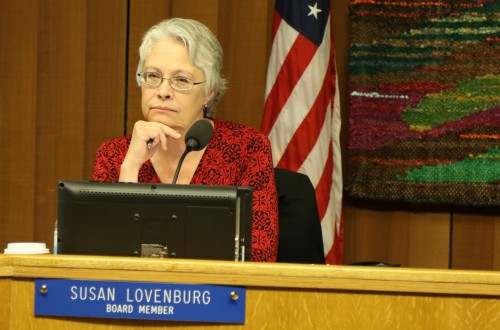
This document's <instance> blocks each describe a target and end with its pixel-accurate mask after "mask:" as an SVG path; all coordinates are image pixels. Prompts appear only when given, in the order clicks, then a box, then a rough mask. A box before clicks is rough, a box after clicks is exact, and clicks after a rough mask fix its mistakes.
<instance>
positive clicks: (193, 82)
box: [137, 71, 207, 92]
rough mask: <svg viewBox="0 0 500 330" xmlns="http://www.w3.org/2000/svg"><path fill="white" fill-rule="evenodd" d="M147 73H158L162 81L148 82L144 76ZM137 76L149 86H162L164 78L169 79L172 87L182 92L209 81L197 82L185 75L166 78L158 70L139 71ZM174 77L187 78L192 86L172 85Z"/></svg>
mask: <svg viewBox="0 0 500 330" xmlns="http://www.w3.org/2000/svg"><path fill="white" fill-rule="evenodd" d="M146 73H148V74H150V73H153V74H156V75H158V77H159V78H160V79H161V80H160V83H159V84H158V85H151V84H148V83H147V82H146V79H145V78H144V74H146ZM137 76H138V77H139V78H140V81H141V82H142V83H144V84H146V85H147V86H149V87H153V88H157V87H160V86H161V84H163V81H164V80H167V81H168V84H169V85H170V87H172V88H173V89H174V90H176V91H181V92H186V91H190V90H192V89H193V87H194V86H195V85H200V84H203V83H205V82H207V81H206V80H204V81H200V82H195V81H194V80H193V79H189V78H187V77H183V76H174V77H170V78H166V77H163V76H161V75H160V74H159V73H158V72H154V71H145V72H139V73H138V74H137ZM174 78H182V79H185V80H187V81H189V82H191V87H190V88H189V89H182V88H177V87H175V86H173V85H172V79H174Z"/></svg>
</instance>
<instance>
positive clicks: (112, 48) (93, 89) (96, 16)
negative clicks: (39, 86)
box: [83, 0, 127, 179]
mask: <svg viewBox="0 0 500 330" xmlns="http://www.w3.org/2000/svg"><path fill="white" fill-rule="evenodd" d="M103 13H113V14H112V15H109V14H106V15H103ZM86 27H87V28H86V29H87V33H86V53H85V55H86V58H85V63H86V65H85V136H84V137H85V139H84V141H85V142H84V148H85V149H84V159H83V164H84V175H83V177H84V178H85V179H91V178H92V169H93V165H94V159H95V153H96V150H97V148H98V147H99V145H100V144H101V143H102V142H104V141H106V140H108V139H110V138H114V137H116V136H121V135H123V132H124V130H125V128H124V127H125V124H124V118H125V111H126V108H125V101H126V94H125V90H126V81H125V74H126V70H125V69H126V54H127V53H126V46H127V2H126V1H101V0H88V1H87V19H86Z"/></svg>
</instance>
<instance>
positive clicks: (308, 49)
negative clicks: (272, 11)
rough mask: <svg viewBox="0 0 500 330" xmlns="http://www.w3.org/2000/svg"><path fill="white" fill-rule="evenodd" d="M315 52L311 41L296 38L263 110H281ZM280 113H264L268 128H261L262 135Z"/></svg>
mask: <svg viewBox="0 0 500 330" xmlns="http://www.w3.org/2000/svg"><path fill="white" fill-rule="evenodd" d="M282 22H285V21H282ZM316 50H317V47H316V45H314V44H313V43H312V42H311V41H309V40H308V39H306V38H305V37H303V36H302V35H298V36H297V38H296V39H295V42H294V43H293V45H292V47H291V48H290V51H289V52H288V56H286V58H285V61H284V62H283V65H282V67H281V70H280V71H279V73H278V75H277V77H276V80H275V82H274V85H273V87H272V89H271V91H270V93H269V95H268V98H267V101H266V105H265V109H282V108H283V106H284V105H285V103H288V100H289V97H290V93H291V92H292V91H293V90H294V87H296V86H297V82H298V81H299V79H300V78H301V76H302V75H303V73H304V71H305V70H306V69H307V67H308V65H309V63H310V61H311V58H312V57H313V56H314V54H315V52H316ZM280 113H281V112H280V111H269V112H267V111H265V112H264V114H269V115H267V117H266V122H267V123H269V126H266V127H262V130H263V132H264V134H269V131H268V128H270V127H272V126H273V125H274V123H275V121H276V118H277V117H278V115H279V114H280Z"/></svg>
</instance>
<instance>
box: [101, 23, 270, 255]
mask: <svg viewBox="0 0 500 330" xmlns="http://www.w3.org/2000/svg"><path fill="white" fill-rule="evenodd" d="M222 67H223V51H222V47H221V45H220V43H219V41H218V40H217V38H216V37H215V36H214V35H213V34H212V32H211V31H210V30H209V29H208V28H207V27H206V26H205V25H203V24H201V23H200V22H198V21H195V20H191V19H180V18H173V19H167V20H164V21H162V22H160V23H158V24H156V25H154V26H153V27H152V28H151V29H150V30H149V31H148V32H147V33H146V34H145V35H144V38H143V40H142V44H141V46H140V48H139V64H138V66H137V82H138V84H139V86H140V88H141V92H142V102H141V107H142V114H143V116H144V120H140V121H138V122H136V123H135V125H134V129H133V131H132V134H131V135H128V136H125V137H119V138H115V139H112V140H109V141H107V142H105V143H103V144H102V145H101V146H100V147H99V149H98V151H97V155H96V160H95V166H94V180H98V181H122V182H150V183H171V182H173V181H174V182H176V183H182V184H208V185H221V186H251V187H253V188H254V189H253V209H252V211H253V223H252V260H253V261H276V255H277V251H278V200H277V193H276V185H275V181H274V172H273V171H274V169H273V163H272V156H271V147H270V143H269V140H268V139H267V137H266V136H264V135H263V134H262V133H261V132H259V131H258V130H256V129H253V128H251V127H248V126H245V125H242V124H238V123H234V122H230V121H226V120H220V119H215V118H214V116H215V106H216V104H217V102H218V101H219V100H220V98H221V97H222V95H223V94H224V92H225V90H226V80H225V79H224V78H223V76H222ZM201 119H204V120H206V121H208V123H209V124H210V125H211V126H213V130H214V133H213V137H212V139H211V140H210V141H209V142H208V144H207V145H206V146H204V147H202V149H201V150H197V151H193V152H189V153H187V154H186V153H185V151H186V144H185V136H186V133H187V132H188V130H189V129H190V128H191V126H192V125H193V124H194V123H195V122H197V121H199V120H201ZM181 158H182V159H183V163H182V167H181V168H180V171H179V170H178V169H177V165H178V163H179V162H180V160H181Z"/></svg>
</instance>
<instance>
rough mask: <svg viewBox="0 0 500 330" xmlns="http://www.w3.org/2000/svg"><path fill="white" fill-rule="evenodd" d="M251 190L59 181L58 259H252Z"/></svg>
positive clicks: (225, 187) (202, 186)
mask: <svg viewBox="0 0 500 330" xmlns="http://www.w3.org/2000/svg"><path fill="white" fill-rule="evenodd" d="M251 231H252V188H251V187H236V186H209V185H182V184H176V185H173V184H152V183H123V182H95V181H71V180H61V181H59V186H58V219H57V238H56V242H57V246H56V247H55V248H56V251H57V252H56V253H58V254H84V255H109V256H138V257H159V258H189V259H212V260H235V261H250V260H251V243H252V240H251Z"/></svg>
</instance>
